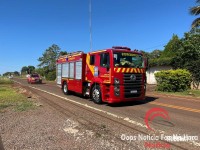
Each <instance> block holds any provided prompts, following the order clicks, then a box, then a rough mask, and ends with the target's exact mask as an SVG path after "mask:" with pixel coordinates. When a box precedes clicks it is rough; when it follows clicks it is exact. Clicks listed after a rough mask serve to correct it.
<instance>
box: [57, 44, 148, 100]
mask: <svg viewBox="0 0 200 150" xmlns="http://www.w3.org/2000/svg"><path fill="white" fill-rule="evenodd" d="M57 84H59V85H61V87H62V90H63V93H64V94H66V95H67V94H69V93H70V92H72V91H73V92H76V93H80V94H82V95H83V96H89V97H90V98H91V99H92V100H93V101H94V102H95V103H98V104H99V103H102V102H107V103H118V102H127V101H134V100H143V99H144V98H145V92H146V59H145V58H144V57H143V55H142V53H140V52H138V51H137V50H133V51H132V50H131V49H130V48H128V47H119V46H115V47H112V48H109V49H104V50H98V51H94V52H89V53H87V54H86V53H84V52H82V51H78V52H75V53H70V54H68V55H64V56H61V57H59V58H58V60H57Z"/></svg>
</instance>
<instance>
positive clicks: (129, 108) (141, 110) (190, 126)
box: [13, 79, 200, 149]
mask: <svg viewBox="0 0 200 150" xmlns="http://www.w3.org/2000/svg"><path fill="white" fill-rule="evenodd" d="M13 80H14V81H15V84H20V85H22V86H24V87H25V88H26V87H27V88H28V89H31V90H34V91H35V92H40V96H41V95H43V96H45V95H49V99H54V97H56V98H59V99H61V100H62V101H63V103H62V105H66V106H68V105H71V104H73V103H74V104H75V105H79V106H81V107H82V108H84V107H85V108H86V109H90V110H91V111H92V112H97V113H98V114H101V115H102V116H107V117H109V118H113V120H118V121H119V122H121V123H123V124H125V125H128V126H130V127H132V128H134V129H136V130H138V131H141V132H143V133H146V134H147V135H148V134H151V135H152V134H156V135H157V134H164V135H169V136H171V135H173V134H176V135H180V136H182V135H188V136H196V137H198V140H188V141H186V142H170V144H172V145H173V144H174V145H175V147H176V146H177V149H184V148H185V149H200V99H198V98H188V97H175V96H166V95H161V94H159V95H158V94H155V93H154V92H147V97H146V100H145V102H143V103H141V102H133V103H125V104H116V105H108V104H102V105H97V104H94V103H93V102H92V101H91V100H89V99H84V98H81V97H80V96H78V95H69V96H66V95H64V94H63V93H62V91H61V89H60V87H58V86H57V85H56V84H55V83H53V82H47V83H43V84H27V82H26V80H24V79H13ZM41 93H42V94H41ZM54 102H55V103H56V101H54ZM69 103H70V104H69ZM151 108H161V109H164V110H166V111H167V112H168V116H169V119H168V120H166V119H163V118H162V117H156V118H155V119H154V120H153V121H151V122H149V125H150V127H151V128H152V129H153V130H154V131H151V130H149V129H147V128H146V124H145V121H144V118H145V114H146V113H147V112H148V110H150V109H151ZM66 109H67V108H66ZM80 111H81V110H80ZM174 149H176V148H174Z"/></svg>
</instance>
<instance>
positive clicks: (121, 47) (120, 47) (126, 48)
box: [112, 46, 131, 51]
mask: <svg viewBox="0 0 200 150" xmlns="http://www.w3.org/2000/svg"><path fill="white" fill-rule="evenodd" d="M112 48H113V49H124V50H129V51H130V50H131V49H130V48H129V47H123V46H113V47H112Z"/></svg>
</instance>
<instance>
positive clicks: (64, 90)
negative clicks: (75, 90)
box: [63, 82, 69, 95]
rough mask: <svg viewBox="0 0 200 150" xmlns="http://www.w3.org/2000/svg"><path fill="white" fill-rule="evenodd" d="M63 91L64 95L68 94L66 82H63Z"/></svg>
mask: <svg viewBox="0 0 200 150" xmlns="http://www.w3.org/2000/svg"><path fill="white" fill-rule="evenodd" d="M63 93H64V94H65V95H68V94H69V90H68V86H67V83H66V82H64V84H63Z"/></svg>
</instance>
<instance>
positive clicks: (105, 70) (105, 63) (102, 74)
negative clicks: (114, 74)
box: [99, 52, 110, 83]
mask: <svg viewBox="0 0 200 150" xmlns="http://www.w3.org/2000/svg"><path fill="white" fill-rule="evenodd" d="M99 78H101V79H102V80H103V83H110V56H109V53H108V52H105V53H101V54H100V65H99Z"/></svg>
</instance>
